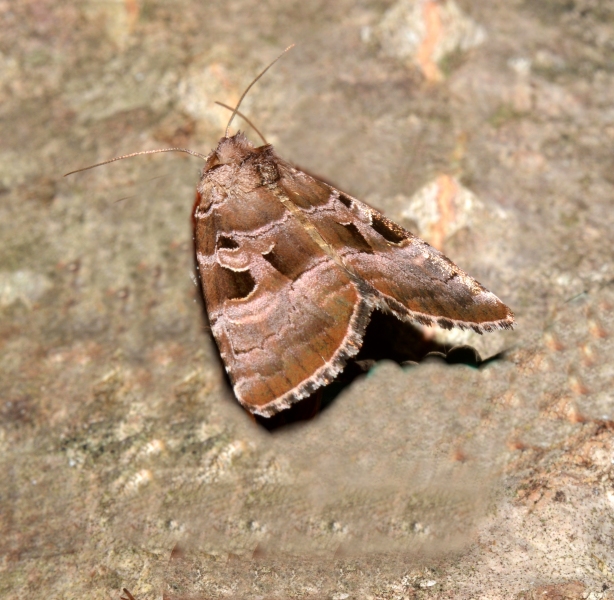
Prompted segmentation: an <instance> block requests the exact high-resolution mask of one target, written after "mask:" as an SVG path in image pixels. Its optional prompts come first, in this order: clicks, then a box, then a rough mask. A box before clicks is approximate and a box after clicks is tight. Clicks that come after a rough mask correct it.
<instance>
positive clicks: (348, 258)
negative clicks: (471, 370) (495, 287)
mask: <svg viewBox="0 0 614 600" xmlns="http://www.w3.org/2000/svg"><path fill="white" fill-rule="evenodd" d="M280 171H281V174H282V176H281V179H280V182H279V185H280V187H281V188H282V189H283V190H284V192H285V193H286V194H287V196H288V197H289V198H290V200H291V201H292V202H294V203H295V204H296V206H298V207H299V208H300V209H301V210H302V211H303V213H304V214H305V215H306V217H307V218H308V219H309V220H310V221H311V223H312V224H313V226H314V227H315V228H316V229H317V231H318V232H319V233H320V235H321V236H322V238H323V239H324V240H325V241H326V242H327V243H328V244H329V245H330V246H331V247H332V248H333V249H334V251H335V252H336V253H337V254H338V256H339V257H340V259H341V261H342V262H343V264H344V265H345V266H346V267H347V268H348V270H349V271H350V272H352V273H354V274H355V275H357V276H358V277H359V278H360V279H361V280H363V282H364V283H365V285H366V286H368V287H369V288H370V290H371V292H372V293H373V294H374V295H375V297H376V298H377V299H378V300H377V303H378V304H379V306H380V307H381V308H383V309H384V310H386V309H388V310H390V311H392V312H393V313H394V314H395V315H396V316H398V317H399V318H401V319H405V320H414V321H417V322H420V323H424V324H437V325H439V326H441V327H445V328H450V327H453V326H456V327H461V328H468V327H470V328H472V329H474V330H476V331H478V332H482V331H490V330H493V329H498V328H510V327H512V325H513V322H514V317H513V315H512V313H511V311H510V309H509V308H508V307H507V306H506V305H505V304H503V302H501V300H499V298H497V297H496V296H495V295H494V294H492V293H491V292H489V291H488V290H487V289H485V288H484V287H483V286H482V285H480V284H479V283H478V282H477V281H476V280H475V279H473V278H472V277H470V276H469V275H467V274H466V273H465V272H464V271H462V270H461V269H460V268H459V267H457V266H456V265H455V264H454V263H453V262H452V261H450V260H449V259H448V258H447V257H445V256H444V255H443V254H442V253H441V252H439V251H438V250H435V248H433V247H431V246H429V244H427V243H426V242H424V241H423V240H421V239H420V238H418V237H416V236H414V235H413V234H412V233H410V232H409V231H406V230H405V229H403V228H402V227H400V226H399V225H397V224H396V223H394V222H393V221H390V220H389V219H387V218H386V217H384V216H383V215H382V214H381V213H380V212H378V211H376V210H375V209H373V208H371V207H369V206H367V205H366V204H364V203H363V202H360V201H359V200H356V199H355V198H352V197H350V196H348V195H347V194H344V193H343V192H340V191H339V190H337V189H335V188H334V187H332V186H329V185H327V184H325V183H323V182H320V181H318V180H315V179H313V178H312V177H310V176H309V175H307V174H305V173H303V172H302V171H300V170H298V169H295V168H293V167H292V166H291V165H289V164H287V163H283V162H282V163H281V165H280Z"/></svg>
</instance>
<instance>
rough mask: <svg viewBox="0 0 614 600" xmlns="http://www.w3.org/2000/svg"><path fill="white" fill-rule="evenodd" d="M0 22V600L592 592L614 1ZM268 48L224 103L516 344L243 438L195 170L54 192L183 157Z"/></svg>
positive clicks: (607, 435)
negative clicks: (197, 215)
mask: <svg viewBox="0 0 614 600" xmlns="http://www.w3.org/2000/svg"><path fill="white" fill-rule="evenodd" d="M0 31H2V35H1V36H0V139H1V140H2V141H1V145H0V213H1V214H0V228H1V232H2V234H1V235H2V238H1V239H2V246H1V248H0V311H1V312H0V348H1V350H0V375H1V376H0V393H1V395H0V594H1V595H2V596H6V597H11V598H26V597H27V598H30V599H33V598H46V599H53V598H119V596H120V594H121V589H122V588H123V587H126V588H128V589H129V590H130V591H131V592H132V593H133V594H134V596H135V597H136V598H137V600H143V599H145V598H161V597H162V596H163V595H164V597H165V598H263V599H264V598H267V599H268V598H291V597H300V598H314V599H315V598H318V599H320V598H331V599H334V600H343V599H345V598H378V599H379V598H390V599H393V598H394V599H402V598H413V597H418V598H422V597H424V598H475V597H483V598H527V599H528V598H594V599H596V598H613V597H614V593H613V592H612V589H613V588H614V545H613V535H614V484H613V479H614V470H613V463H614V442H613V432H614V421H613V420H614V410H613V408H612V401H613V398H612V391H611V387H612V383H611V382H612V379H613V376H614V366H613V363H612V359H611V357H612V336H613V335H614V317H613V316H612V308H613V306H614V290H613V286H612V282H613V281H614V262H613V260H612V259H613V250H614V242H613V236H612V234H611V232H612V230H613V229H612V228H613V225H614V211H613V210H612V206H613V203H612V194H613V193H614V175H613V171H614V160H613V158H612V156H613V155H612V143H613V141H614V112H613V110H612V98H614V68H613V65H614V62H613V59H614V2H612V1H610V0H599V1H594V0H572V1H569V0H540V2H532V1H529V0H522V1H520V0H505V1H503V0H498V1H492V0H474V1H473V2H470V1H469V0H457V3H452V2H434V1H431V0H413V1H409V0H399V1H398V2H396V3H395V2H393V1H391V0H359V1H354V2H350V1H348V0H339V1H337V2H334V3H331V2H324V1H320V0H315V1H311V2H304V1H301V2H297V1H292V0H290V1H288V0H286V1H283V2H282V1H280V0H270V1H268V2H254V1H250V0H229V1H226V2H217V1H212V0H210V1H208V2H205V1H198V0H173V1H172V2H165V1H160V0H141V1H139V0H107V1H102V2H93V1H92V2H61V3H58V2H52V1H50V0H21V1H20V2H9V1H6V0H2V1H0ZM291 43H296V45H297V46H296V48H295V49H293V50H292V51H291V52H290V53H288V54H287V55H286V56H285V57H284V58H283V59H282V60H281V61H280V62H279V63H278V64H277V65H276V66H275V67H274V68H273V69H272V70H271V71H269V73H267V75H266V77H265V78H263V79H262V80H261V81H259V82H258V84H257V86H256V87H255V88H254V89H253V90H252V92H251V93H250V95H249V96H248V97H247V98H246V100H245V103H244V105H243V107H242V110H243V111H244V112H245V113H246V114H248V115H249V116H250V118H251V119H253V120H254V122H255V123H257V125H258V127H259V128H260V129H261V130H262V131H263V132H264V133H265V135H266V136H267V139H268V140H269V141H270V142H272V143H273V144H274V145H275V146H276V148H277V150H278V152H279V153H280V154H281V155H282V156H283V157H285V158H286V159H287V160H290V161H292V162H294V163H296V164H298V165H300V166H301V167H302V168H304V169H306V170H308V171H310V172H312V173H317V174H319V175H320V176H321V177H322V178H325V179H326V180H328V181H331V182H334V183H335V184H336V185H337V186H338V187H340V188H341V189H343V190H344V191H346V192H348V193H350V194H352V195H355V196H357V197H358V198H361V199H364V200H365V201H367V202H369V203H371V204H373V205H374V206H377V207H378V208H380V209H381V210H383V211H385V212H386V214H387V215H389V216H390V217H391V218H393V219H395V220H397V221H399V222H401V223H403V224H404V225H406V226H408V227H410V228H412V229H413V230H414V232H415V233H417V234H419V235H422V236H423V237H424V238H425V239H427V240H429V241H430V242H431V243H433V244H435V245H437V246H439V247H440V248H442V249H443V250H444V251H445V252H446V254H448V255H449V256H450V257H451V258H452V259H453V260H454V261H455V262H457V263H458V264H459V265H460V266H461V267H462V268H464V269H465V270H467V271H468V272H469V273H471V274H472V275H474V276H475V277H476V278H477V279H478V280H479V281H481V282H482V283H483V284H485V285H486V286H487V287H488V288H489V289H491V290H493V291H494V292H495V293H496V294H497V295H498V296H500V297H501V298H502V299H503V300H504V301H505V302H506V303H507V304H508V305H509V306H511V307H512V309H513V310H514V312H515V313H516V315H517V320H518V327H517V329H516V330H515V331H514V332H506V333H496V334H491V335H489V336H484V337H483V338H479V337H478V336H475V335H473V334H471V335H470V334H463V335H456V334H455V335H452V336H451V337H448V338H447V339H446V338H444V337H443V336H442V334H437V335H438V336H439V337H438V339H440V340H443V341H446V343H448V344H449V345H451V344H453V343H468V344H471V345H473V346H474V347H476V348H477V349H478V350H479V351H480V353H481V354H482V356H485V357H487V356H490V355H493V354H495V353H498V352H501V351H503V350H505V351H506V353H505V354H504V355H503V356H500V357H499V358H498V359H497V360H493V361H490V362H488V363H487V364H485V365H483V366H482V367H481V368H480V369H473V368H470V367H468V366H465V365H454V366H452V365H447V364H446V363H444V362H443V361H438V360H437V359H429V360H427V361H425V362H423V363H421V364H420V365H418V366H414V367H410V368H404V369H403V368H401V367H399V366H398V365H397V364H396V363H393V362H390V361H383V362H380V363H378V364H377V365H376V366H375V367H374V368H373V369H372V370H371V371H370V372H369V374H368V376H366V377H363V378H359V379H357V380H356V381H354V382H353V383H352V384H351V385H349V386H346V387H345V389H344V390H343V391H342V392H341V394H340V395H339V396H338V397H337V398H336V400H335V401H334V402H333V403H332V405H331V406H330V407H329V408H328V409H327V410H325V411H323V412H322V414H321V415H319V416H318V417H317V418H315V419H313V420H311V421H305V422H301V423H297V424H294V425H292V426H285V427H280V428H278V429H276V430H275V431H273V432H268V431H266V430H265V429H264V428H263V427H261V426H260V425H258V424H257V423H254V422H253V421H252V420H250V419H249V418H248V417H247V415H246V414H245V413H244V412H243V411H242V410H241V409H240V407H239V406H238V405H237V403H236V401H235V400H234V399H233V396H232V392H231V390H230V389H229V388H228V385H227V384H226V381H225V379H224V376H223V371H222V367H221V364H220V362H219V359H218V358H217V353H216V350H215V346H214V344H213V343H212V342H211V339H210V337H209V335H208V333H207V328H206V320H205V318H204V316H203V312H202V307H201V305H200V300H199V294H198V292H197V290H196V287H195V285H194V283H193V279H192V277H193V257H192V246H191V231H190V209H191V206H192V202H193V198H194V187H195V185H196V183H197V181H198V171H199V169H200V164H199V162H198V160H197V159H194V158H193V157H188V156H187V155H181V154H162V155H158V156H153V157H139V158H135V159H132V160H126V161H122V162H119V163H116V164H113V165H110V166H107V167H102V168H99V169H95V170H93V171H88V172H86V173H80V174H77V175H74V176H71V177H70V178H67V179H64V178H62V174H63V173H65V172H67V171H70V170H73V169H75V168H78V167H81V166H85V165H88V164H91V163H94V162H97V161H101V160H104V159H107V158H111V157H113V156H116V155H119V154H123V153H127V152H133V151H137V150H147V149H152V148H159V147H167V146H169V145H181V146H188V147H190V148H192V149H195V150H198V151H201V152H205V153H206V152H208V150H209V149H210V148H212V147H214V146H215V144H216V141H217V139H218V138H219V137H220V135H222V133H223V129H224V127H225V124H226V121H227V119H228V112H227V111H226V110H224V109H222V108H220V107H218V106H216V105H215V104H214V101H215V100H220V101H223V102H226V103H229V104H233V103H235V102H236V101H237V100H238V98H239V96H240V94H241V92H242V90H243V89H244V88H245V87H246V85H248V83H249V82H250V81H251V79H252V78H253V77H254V75H255V74H256V73H258V71H259V70H260V69H262V68H263V67H264V66H265V65H266V64H267V63H268V62H270V60H272V59H273V58H274V57H275V56H277V54H278V53H279V52H280V51H281V50H282V49H283V48H284V47H286V46H287V45H289V44H291ZM235 125H238V126H240V127H241V128H244V127H245V125H244V124H243V123H240V122H236V123H235ZM247 131H248V134H250V135H252V137H253V134H252V133H251V132H249V129H247ZM608 357H610V358H608Z"/></svg>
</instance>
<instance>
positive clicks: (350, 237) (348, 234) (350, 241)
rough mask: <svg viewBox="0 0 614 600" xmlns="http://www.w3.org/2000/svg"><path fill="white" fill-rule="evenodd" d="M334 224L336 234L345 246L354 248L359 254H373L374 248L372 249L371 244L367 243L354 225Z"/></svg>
mask: <svg viewBox="0 0 614 600" xmlns="http://www.w3.org/2000/svg"><path fill="white" fill-rule="evenodd" d="M333 223H334V228H335V233H336V234H337V236H338V238H339V241H340V242H341V243H342V244H343V245H344V246H347V247H349V248H354V249H355V250H358V251H359V252H366V253H367V254H373V248H371V246H370V245H369V242H367V240H366V239H365V238H364V236H363V235H362V233H360V231H359V230H358V227H356V225H354V223H336V222H333Z"/></svg>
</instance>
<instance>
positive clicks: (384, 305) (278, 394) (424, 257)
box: [88, 57, 514, 417]
mask: <svg viewBox="0 0 614 600" xmlns="http://www.w3.org/2000/svg"><path fill="white" fill-rule="evenodd" d="M278 59H279V57H278ZM278 59H276V60H278ZM274 62H276V61H273V63H271V64H270V65H269V66H268V67H267V68H266V69H265V70H264V71H262V73H260V75H259V76H258V77H257V78H256V79H255V80H254V81H253V82H252V83H251V84H250V86H249V87H248V88H247V89H246V90H245V92H244V93H243V96H242V97H241V99H240V100H239V103H238V104H237V107H236V108H235V109H234V110H233V113H232V117H231V118H230V121H229V123H228V127H227V129H226V134H225V136H224V137H222V138H221V139H220V141H219V142H218V145H217V147H216V148H215V150H213V151H212V152H211V153H210V154H209V155H207V156H203V155H201V154H198V153H196V152H193V151H191V150H184V149H179V148H178V149H173V148H171V149H164V150H160V151H162V152H167V151H172V150H180V151H185V152H189V153H190V154H194V155H196V156H200V157H201V158H203V159H204V160H205V166H204V168H203V170H202V176H201V180H200V182H199V184H198V187H197V198H196V202H195V204H194V209H193V213H192V219H193V225H194V243H195V250H196V259H197V265H198V271H199V275H200V279H201V282H202V289H203V294H204V297H205V302H206V308H207V313H208V315H209V321H210V325H211V330H212V332H213V336H214V338H215V341H216V342H217V345H218V348H219V350H220V354H221V356H222V359H223V361H224V364H225V366H226V370H227V372H228V375H229V377H230V380H231V382H232V385H233V388H234V392H235V394H236V397H237V399H238V400H239V402H240V403H241V404H242V405H243V406H244V407H245V408H246V409H247V410H248V411H250V412H251V413H254V414H257V415H261V416H265V417H270V416H272V415H274V414H276V413H278V412H279V411H281V410H283V409H286V408H288V407H290V406H291V405H292V404H293V403H295V402H297V401H299V400H301V399H303V398H306V397H308V396H310V395H311V394H312V393H313V392H314V391H315V390H317V389H318V388H320V387H322V386H325V385H327V384H329V383H330V382H331V381H332V380H333V379H334V378H335V377H336V376H337V375H338V374H339V373H340V372H341V371H342V370H343V368H344V366H345V364H346V362H347V361H348V359H350V358H351V357H353V356H355V355H356V354H357V353H358V351H359V349H360V347H361V345H362V342H363V336H364V333H365V329H366V327H367V324H368V323H369V321H370V318H371V315H372V313H373V311H374V310H379V311H383V312H387V313H391V314H393V315H394V316H395V317H396V318H398V319H400V320H401V321H407V322H414V323H419V324H421V325H437V326H439V327H443V328H446V329H449V328H452V327H459V328H461V329H465V328H471V329H473V330H474V331H477V332H479V333H482V332H484V331H493V330H495V329H509V328H511V327H512V326H513V324H514V317H513V315H512V312H511V311H510V309H509V308H508V307H507V306H506V305H505V304H503V302H501V300H499V298H497V297H496V296H495V295H494V294H492V293H491V292H489V291H488V290H486V289H485V288H484V287H483V286H482V285H480V284H479V283H478V282H477V281H476V280H475V279H473V278H472V277H470V276H469V275H467V274H466V273H465V272H464V271H462V270H461V269H459V268H458V267H457V266H456V265H455V264H454V263H453V262H452V261H450V260H449V259H448V258H447V257H445V256H444V255H443V254H442V253H441V252H439V251H437V250H435V249H434V248H432V247H431V246H429V245H428V244H427V243H426V242H424V241H422V240H421V239H419V238H418V237H416V236H415V235H413V234H412V233H410V232H409V231H406V230H405V229H403V228H402V227H401V226H399V225H397V224H396V223H394V222H393V221H391V220H389V219H387V218H386V217H385V216H383V215H382V214H381V213H380V212H378V211H377V210H375V209H373V208H371V207H370V206H367V205H366V204H364V203H363V202H361V201H360V200H357V199H356V198H353V197H351V196H349V195H348V194H346V193H344V192H342V191H340V190H338V189H336V188H334V187H333V186H331V185H328V184H327V183H324V182H322V181H319V180H318V179H315V178H314V177H312V176H310V175H308V174H307V173H305V172H303V171H301V170H300V169H298V168H296V167H294V166H293V165H291V164H290V163H288V162H286V161H285V160H283V159H282V158H281V157H279V156H278V155H277V154H276V153H275V150H274V149H273V147H272V146H271V145H270V144H268V143H266V140H265V143H264V145H262V146H259V147H256V146H254V144H252V143H251V142H250V141H249V140H248V139H247V137H246V136H245V135H244V134H242V133H240V132H239V133H237V134H235V135H233V136H229V135H228V131H229V128H230V124H231V122H232V120H233V118H234V116H235V115H236V114H240V113H239V112H238V108H239V106H240V104H241V101H242V100H243V98H244V97H245V95H246V94H247V92H248V91H249V89H250V88H251V87H252V85H253V84H254V83H255V82H256V81H257V80H258V79H259V78H260V77H261V76H262V75H264V73H265V72H266V71H267V70H268V69H269V68H270V67H271V66H272V65H273V64H274ZM241 116H242V115H241ZM248 122H249V121H248ZM263 139H264V138H263ZM152 152H156V151H148V152H142V153H135V154H147V153H152ZM135 154H131V155H126V156H124V157H118V158H116V159H113V160H119V159H121V158H126V157H127V156H134V155H135ZM107 162H112V161H107ZM100 164H106V163H100ZM94 166H98V165H94ZM88 168H91V167H88Z"/></svg>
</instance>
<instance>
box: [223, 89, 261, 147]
mask: <svg viewBox="0 0 614 600" xmlns="http://www.w3.org/2000/svg"><path fill="white" fill-rule="evenodd" d="M215 103H216V104H219V105H220V106H223V107H224V108H227V109H228V110H234V108H233V107H232V106H228V104H224V103H223V102H218V101H217V100H216V101H215ZM236 114H237V115H239V116H240V117H241V118H242V119H243V120H244V121H245V122H246V123H247V124H248V125H249V126H250V127H251V128H252V129H253V130H254V131H255V132H256V133H257V134H258V135H259V136H260V138H261V139H262V141H263V142H264V145H265V146H268V145H269V142H267V141H266V140H265V139H264V136H263V135H262V134H261V133H260V131H259V130H258V128H257V127H256V126H255V125H254V124H253V123H252V122H251V121H250V120H249V119H248V118H247V117H246V116H245V115H244V114H243V113H242V112H240V111H237V113H236Z"/></svg>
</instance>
